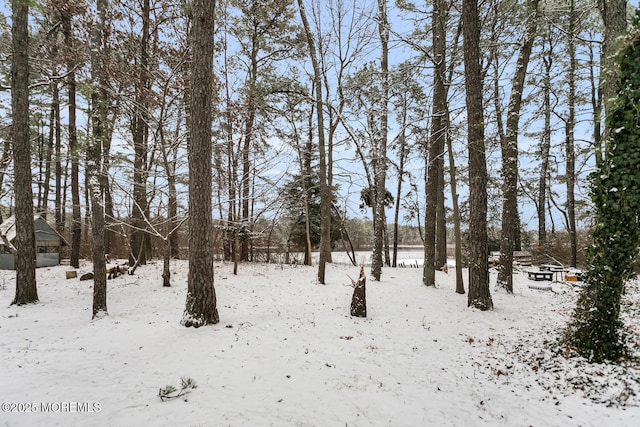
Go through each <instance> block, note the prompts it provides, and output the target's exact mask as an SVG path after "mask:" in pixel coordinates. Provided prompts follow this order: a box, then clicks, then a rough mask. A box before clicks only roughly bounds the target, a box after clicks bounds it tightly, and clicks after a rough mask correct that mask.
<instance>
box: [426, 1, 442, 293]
mask: <svg viewBox="0 0 640 427" xmlns="http://www.w3.org/2000/svg"><path fill="white" fill-rule="evenodd" d="M445 7H446V6H445V2H444V1H443V0H437V1H436V2H435V3H434V8H433V18H432V20H433V62H434V72H433V106H432V110H431V111H432V112H431V135H430V137H429V162H428V165H427V184H426V190H425V191H426V199H427V209H426V211H425V216H424V272H423V275H422V282H423V284H424V285H425V286H435V284H436V283H435V274H436V273H435V270H436V228H437V227H436V223H437V212H438V191H439V178H440V173H439V170H438V160H439V158H440V157H441V156H442V152H443V151H444V139H445V135H446V130H445V128H444V125H445V113H446V110H447V99H446V88H445V72H446V56H445V53H446V52H445V49H446V28H445V25H446V24H445V20H446V17H445V16H446V15H445V13H446V12H445Z"/></svg>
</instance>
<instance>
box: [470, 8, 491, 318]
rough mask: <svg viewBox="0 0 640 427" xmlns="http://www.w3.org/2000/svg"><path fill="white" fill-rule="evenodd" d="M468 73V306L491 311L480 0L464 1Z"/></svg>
mask: <svg viewBox="0 0 640 427" xmlns="http://www.w3.org/2000/svg"><path fill="white" fill-rule="evenodd" d="M462 16H463V20H464V26H463V29H462V32H463V37H464V74H465V87H466V104H467V125H468V146H469V210H470V212H469V294H468V305H469V306H470V307H475V308H478V309H480V310H491V309H492V308H493V300H492V299H491V292H490V290H489V250H488V246H487V164H486V153H485V144H484V116H483V114H484V110H483V107H482V104H483V103H482V87H483V84H482V70H481V68H480V18H479V16H478V3H477V0H463V1H462Z"/></svg>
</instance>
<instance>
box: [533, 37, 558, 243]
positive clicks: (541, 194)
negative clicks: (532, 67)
mask: <svg viewBox="0 0 640 427" xmlns="http://www.w3.org/2000/svg"><path fill="white" fill-rule="evenodd" d="M548 42H549V50H548V51H547V52H546V53H545V56H544V57H543V58H542V60H543V63H544V76H543V78H542V84H543V88H542V92H543V104H542V109H543V113H544V129H543V132H542V140H541V141H540V171H539V178H538V201H537V206H536V209H537V214H538V246H539V247H542V246H543V245H544V244H545V243H546V240H547V221H546V218H547V216H546V200H547V192H548V190H547V185H548V182H547V180H548V174H549V151H550V149H551V67H552V65H553V58H554V57H553V40H552V38H551V36H549V39H548ZM543 44H544V43H543Z"/></svg>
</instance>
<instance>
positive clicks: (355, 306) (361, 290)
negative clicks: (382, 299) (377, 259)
mask: <svg viewBox="0 0 640 427" xmlns="http://www.w3.org/2000/svg"><path fill="white" fill-rule="evenodd" d="M366 282H367V278H366V277H365V275H364V267H360V278H358V281H357V282H354V283H353V297H352V298H351V315H352V316H355V317H367V294H366V292H365V291H366V286H365V285H366Z"/></svg>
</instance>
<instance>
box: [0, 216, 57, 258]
mask: <svg viewBox="0 0 640 427" xmlns="http://www.w3.org/2000/svg"><path fill="white" fill-rule="evenodd" d="M33 228H34V231H35V237H36V267H51V266H54V265H58V264H60V250H61V248H62V246H67V245H68V243H67V242H66V241H65V240H64V238H63V237H62V236H61V235H60V234H59V233H58V232H57V231H56V230H55V229H54V228H53V227H51V226H50V225H49V224H48V223H47V221H45V220H44V219H42V217H41V216H39V215H36V216H35V217H34V218H33ZM15 238H16V219H15V217H14V216H11V217H10V218H8V219H7V220H6V221H5V222H3V223H2V224H0V270H15V268H16V267H15V255H14V253H15V251H16V249H15V247H14V246H13V241H14V239H15Z"/></svg>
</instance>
